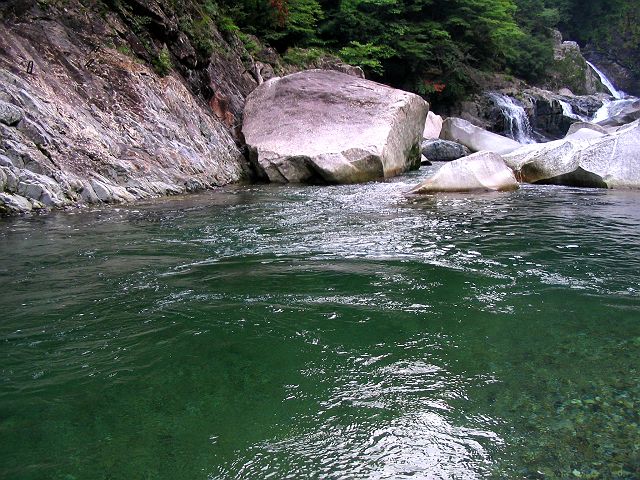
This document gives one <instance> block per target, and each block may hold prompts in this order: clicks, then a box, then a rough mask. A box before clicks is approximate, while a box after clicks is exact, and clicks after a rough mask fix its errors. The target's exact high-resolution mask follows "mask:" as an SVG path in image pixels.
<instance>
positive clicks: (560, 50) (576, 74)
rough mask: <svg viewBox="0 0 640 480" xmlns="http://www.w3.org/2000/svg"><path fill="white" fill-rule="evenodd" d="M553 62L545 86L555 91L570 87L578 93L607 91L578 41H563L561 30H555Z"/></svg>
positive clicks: (587, 93) (549, 67)
mask: <svg viewBox="0 0 640 480" xmlns="http://www.w3.org/2000/svg"><path fill="white" fill-rule="evenodd" d="M554 40H555V42H554V47H553V57H554V58H553V62H552V63H551V64H550V65H549V66H548V67H547V75H546V78H545V81H544V82H543V85H542V86H543V87H544V88H546V89H547V90H553V91H555V92H557V91H559V90H560V89H563V88H566V89H569V90H570V91H571V92H573V93H574V94H576V95H591V94H595V93H597V92H606V91H607V90H606V88H605V87H604V85H602V83H601V82H600V79H599V78H598V76H597V75H596V74H595V72H593V70H591V68H589V66H588V65H587V61H586V60H585V58H584V56H583V55H582V52H581V51H580V47H579V46H578V44H577V43H576V42H570V41H562V35H561V34H560V32H558V31H555V34H554Z"/></svg>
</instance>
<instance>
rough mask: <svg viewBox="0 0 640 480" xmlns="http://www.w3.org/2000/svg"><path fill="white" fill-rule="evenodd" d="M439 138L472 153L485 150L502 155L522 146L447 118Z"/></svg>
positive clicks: (464, 121) (468, 123)
mask: <svg viewBox="0 0 640 480" xmlns="http://www.w3.org/2000/svg"><path fill="white" fill-rule="evenodd" d="M440 138H441V139H443V140H451V141H453V142H457V143H461V144H462V145H464V146H466V147H467V148H469V150H471V151H472V152H479V151H483V150H487V151H490V152H495V153H499V154H504V153H509V152H512V151H513V150H516V149H518V148H520V147H521V146H522V145H521V144H520V143H518V142H516V141H515V140H512V139H510V138H507V137H503V136H502V135H498V134H497V133H492V132H488V131H487V130H484V129H482V128H480V127H476V126H475V125H473V124H472V123H471V122H468V121H466V120H463V119H461V118H455V117H449V118H447V119H446V120H445V121H444V123H443V124H442V132H441V133H440Z"/></svg>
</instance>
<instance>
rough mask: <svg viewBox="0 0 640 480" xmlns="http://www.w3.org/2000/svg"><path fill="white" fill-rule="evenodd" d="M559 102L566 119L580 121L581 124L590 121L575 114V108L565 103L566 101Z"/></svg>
mask: <svg viewBox="0 0 640 480" xmlns="http://www.w3.org/2000/svg"><path fill="white" fill-rule="evenodd" d="M558 102H560V105H561V106H562V114H563V115H564V116H565V117H569V118H573V119H574V120H580V121H581V122H588V121H589V118H588V117H585V116H584V115H579V114H577V113H575V112H574V111H573V107H572V106H571V105H570V104H569V103H567V102H565V101H564V100H558Z"/></svg>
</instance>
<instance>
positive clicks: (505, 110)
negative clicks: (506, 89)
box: [487, 92, 536, 143]
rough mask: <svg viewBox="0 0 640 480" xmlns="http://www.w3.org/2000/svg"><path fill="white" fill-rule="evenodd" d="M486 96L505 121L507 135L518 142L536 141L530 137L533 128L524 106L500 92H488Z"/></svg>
mask: <svg viewBox="0 0 640 480" xmlns="http://www.w3.org/2000/svg"><path fill="white" fill-rule="evenodd" d="M487 95H488V97H489V98H490V99H491V100H492V101H493V102H494V103H495V104H496V106H497V107H498V108H499V109H500V111H501V112H502V114H503V115H504V118H505V120H506V121H507V131H508V135H509V136H510V137H511V138H513V139H514V140H516V141H518V142H520V143H536V141H535V140H534V139H533V138H532V134H533V129H532V128H531V123H529V117H528V116H527V112H525V110H524V107H523V106H522V105H519V104H517V103H516V101H515V100H514V99H513V98H511V97H509V96H507V95H503V94H501V93H497V92H489V93H488V94H487Z"/></svg>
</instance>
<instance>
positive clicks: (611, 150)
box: [504, 120, 640, 188]
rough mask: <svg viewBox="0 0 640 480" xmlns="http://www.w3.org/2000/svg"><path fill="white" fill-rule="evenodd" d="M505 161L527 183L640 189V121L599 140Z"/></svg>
mask: <svg viewBox="0 0 640 480" xmlns="http://www.w3.org/2000/svg"><path fill="white" fill-rule="evenodd" d="M579 132H582V130H579V131H578V133H579ZM504 160H505V162H506V163H507V165H509V166H510V167H511V168H512V169H513V170H514V171H515V172H516V176H517V177H518V178H519V179H520V180H521V181H524V182H529V183H552V184H560V185H569V186H577V187H601V188H640V120H638V121H635V122H633V124H631V125H627V126H626V127H624V128H621V129H620V130H618V131H617V132H615V133H611V134H608V135H602V136H600V137H596V138H583V139H575V138H568V139H563V140H556V141H554V142H548V143H542V144H536V145H527V146H525V147H522V148H521V149H519V150H516V151H514V152H512V153H510V154H508V155H505V156H504Z"/></svg>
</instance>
